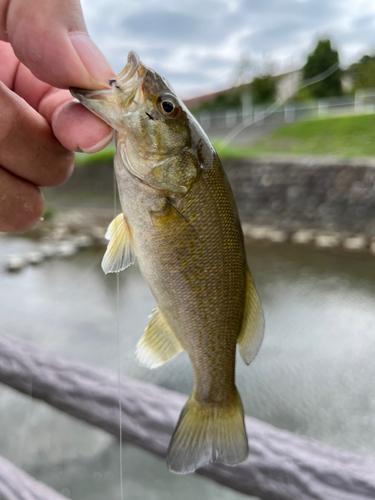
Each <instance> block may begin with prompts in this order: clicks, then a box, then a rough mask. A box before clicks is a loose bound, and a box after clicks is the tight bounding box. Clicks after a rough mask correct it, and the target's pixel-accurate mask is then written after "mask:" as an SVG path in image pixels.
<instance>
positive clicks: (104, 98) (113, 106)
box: [69, 52, 146, 128]
mask: <svg viewBox="0 0 375 500" xmlns="http://www.w3.org/2000/svg"><path fill="white" fill-rule="evenodd" d="M145 74H146V67H145V66H144V65H143V64H142V62H141V61H140V60H139V57H138V55H137V54H136V53H135V52H129V54H128V60H127V63H126V66H125V67H124V69H123V70H122V71H121V72H120V73H119V74H118V75H117V77H116V78H111V79H110V80H109V86H110V88H109V89H103V90H86V89H79V88H76V87H71V88H70V89H69V90H70V93H71V94H72V96H73V97H74V98H76V99H77V100H78V101H79V102H80V103H81V104H83V105H84V106H85V107H86V108H87V109H89V110H90V111H92V112H93V113H94V114H95V115H97V116H98V117H99V118H101V119H102V120H104V121H105V122H107V123H108V124H109V125H110V126H111V127H113V128H116V121H118V118H119V117H120V116H122V117H123V116H124V115H126V114H127V113H128V112H129V111H134V109H132V108H134V107H135V106H138V105H139V99H137V100H135V96H136V94H137V93H139V92H138V91H139V90H141V88H142V83H143V80H144V78H145Z"/></svg>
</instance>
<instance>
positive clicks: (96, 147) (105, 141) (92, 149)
mask: <svg viewBox="0 0 375 500" xmlns="http://www.w3.org/2000/svg"><path fill="white" fill-rule="evenodd" d="M112 137H113V131H111V133H110V134H109V135H108V136H107V137H105V138H104V139H103V140H102V141H100V142H98V143H97V144H94V146H90V147H89V148H82V147H79V148H78V151H79V152H82V153H86V154H91V153H96V152H97V151H100V150H101V149H103V148H104V147H105V146H107V144H109V143H110V142H111V140H112Z"/></svg>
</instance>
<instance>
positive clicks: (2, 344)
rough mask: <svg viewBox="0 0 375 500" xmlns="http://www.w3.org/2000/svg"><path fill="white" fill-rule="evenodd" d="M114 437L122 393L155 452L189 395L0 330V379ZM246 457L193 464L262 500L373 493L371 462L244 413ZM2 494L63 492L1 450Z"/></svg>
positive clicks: (140, 435) (138, 441)
mask: <svg viewBox="0 0 375 500" xmlns="http://www.w3.org/2000/svg"><path fill="white" fill-rule="evenodd" d="M30 380H32V381H33V397H34V398H35V399H39V400H41V401H44V402H46V403H47V404H49V405H51V406H53V407H54V408H57V409H59V410H60V411H63V412H65V413H67V414H69V415H71V416H73V417H75V418H78V419H80V420H83V421H85V422H88V423H90V424H91V425H94V426H96V427H98V428H100V429H103V430H105V431H106V432H108V433H110V434H112V435H113V436H115V437H116V438H118V437H119V435H120V429H119V413H118V412H119V404H118V403H119V401H118V397H119V394H120V398H121V409H122V410H121V411H122V420H121V421H122V427H121V428H122V435H123V438H124V441H125V442H129V443H132V444H135V445H137V446H139V447H141V448H143V449H145V450H147V451H149V452H151V453H153V454H155V455H157V456H159V457H165V455H166V452H167V448H168V443H169V440H170V437H171V435H172V432H173V429H174V427H175V425H176V422H177V419H178V416H179V413H180V411H181V408H182V407H183V405H184V403H185V401H186V398H187V396H185V395H183V394H179V393H177V392H174V391H170V390H167V389H163V388H161V387H157V386H154V385H151V384H147V383H144V382H140V381H137V380H131V379H125V378H124V379H122V380H121V385H120V388H119V389H118V380H117V376H116V375H115V374H114V373H111V372H107V371H104V370H99V369H96V368H94V367H90V366H88V365H85V364H83V363H80V362H78V361H74V360H70V359H67V358H63V357H61V356H58V355H55V354H52V353H46V352H43V351H41V350H40V349H38V348H37V347H35V346H33V345H32V344H29V343H28V342H25V341H22V340H19V339H16V338H14V337H6V336H1V337H0V382H2V383H4V384H7V385H8V386H9V387H12V388H14V389H16V390H18V391H20V392H22V393H24V394H27V395H29V391H30ZM245 420H246V428H247V434H248V440H249V450H250V453H249V457H248V459H247V460H246V461H245V462H244V463H242V464H240V465H239V466H237V467H226V466H223V465H207V466H205V467H202V468H201V469H199V470H198V471H197V472H198V473H199V474H201V475H203V476H205V477H208V478H210V479H212V480H214V481H216V482H218V483H220V484H223V485H225V486H226V487H228V488H231V489H233V490H235V491H239V492H242V493H244V494H247V495H252V496H257V497H259V498H261V499H262V500H313V499H314V500H327V499H339V498H340V499H343V500H344V499H348V500H349V499H350V500H363V499H365V498H368V499H370V498H375V462H374V461H373V460H371V459H367V458H364V457H360V456H357V455H355V454H353V453H349V452H345V451H341V450H336V449H334V448H331V447H330V446H327V445H325V444H323V443H319V442H316V441H313V440H311V439H307V438H304V437H301V436H298V435H296V434H292V433H290V432H287V431H283V430H280V429H276V428H275V427H272V426H271V425H269V424H266V423H263V422H260V421H259V420H256V419H254V418H250V417H246V419H245ZM0 498H1V500H63V498H64V497H62V496H61V495H59V494H58V493H55V492H53V491H52V490H51V489H49V488H47V487H45V486H44V485H42V484H41V483H39V482H37V481H35V480H34V479H32V478H30V477H29V476H27V475H26V474H25V473H24V472H22V471H19V470H18V469H16V468H15V467H14V466H13V465H11V464H10V463H9V462H7V461H5V460H3V459H1V458H0Z"/></svg>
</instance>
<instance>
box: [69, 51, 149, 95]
mask: <svg viewBox="0 0 375 500" xmlns="http://www.w3.org/2000/svg"><path fill="white" fill-rule="evenodd" d="M140 66H141V63H140V60H139V56H138V54H137V53H136V52H134V51H131V52H129V54H128V60H127V63H126V66H125V67H124V69H123V70H122V71H121V72H120V73H119V74H118V75H117V76H116V78H110V79H109V85H108V86H109V88H107V89H101V90H100V89H99V90H88V89H80V88H78V87H70V88H69V90H70V93H71V94H72V96H73V97H74V98H75V99H78V101H80V102H82V100H83V99H82V98H86V99H93V98H95V96H96V95H97V96H98V98H103V97H104V98H105V97H108V96H110V95H113V92H114V90H115V89H117V90H126V88H125V87H126V84H127V83H128V82H130V81H131V80H132V78H133V77H134V75H135V74H136V72H137V70H138V69H139V68H140Z"/></svg>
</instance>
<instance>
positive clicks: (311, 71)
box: [302, 40, 343, 99]
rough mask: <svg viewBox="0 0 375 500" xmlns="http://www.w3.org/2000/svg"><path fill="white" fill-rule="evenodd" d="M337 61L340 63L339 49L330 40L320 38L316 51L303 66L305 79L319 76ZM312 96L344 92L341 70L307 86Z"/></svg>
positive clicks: (335, 94) (329, 95)
mask: <svg viewBox="0 0 375 500" xmlns="http://www.w3.org/2000/svg"><path fill="white" fill-rule="evenodd" d="M335 63H339V54H338V52H337V50H334V49H332V47H331V41H330V40H319V42H318V44H317V46H316V47H315V49H314V51H313V52H312V53H311V54H309V56H308V58H307V62H306V64H305V66H304V67H303V68H302V74H303V79H304V80H308V79H309V78H313V77H314V76H318V75H320V74H321V73H324V71H327V69H329V68H331V67H332V66H333V65H334V64H335ZM306 90H308V93H309V95H310V96H311V97H313V98H316V99H319V98H321V97H335V96H340V95H342V94H343V92H342V86H341V71H340V69H338V70H337V71H335V72H334V73H333V74H332V75H330V76H329V77H327V78H325V79H324V80H322V81H320V82H318V83H314V84H313V85H311V87H307V88H306Z"/></svg>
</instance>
